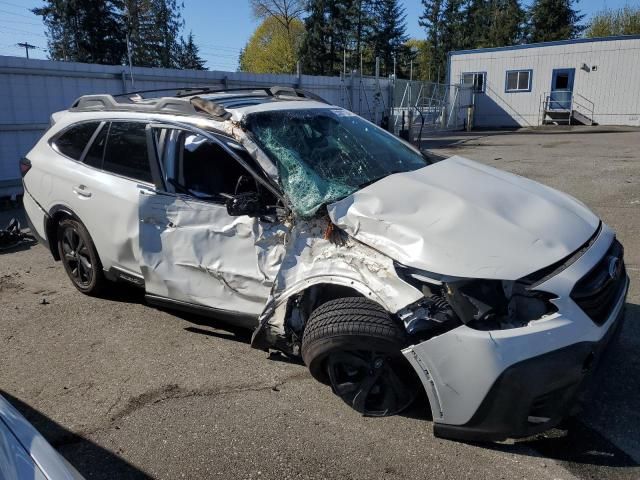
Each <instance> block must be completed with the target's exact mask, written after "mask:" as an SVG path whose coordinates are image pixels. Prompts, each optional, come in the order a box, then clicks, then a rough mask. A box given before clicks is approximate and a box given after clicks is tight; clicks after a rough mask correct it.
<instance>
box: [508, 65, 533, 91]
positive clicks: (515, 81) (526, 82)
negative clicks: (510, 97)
mask: <svg viewBox="0 0 640 480" xmlns="http://www.w3.org/2000/svg"><path fill="white" fill-rule="evenodd" d="M504 91H505V92H530V91H531V70H509V71H507V77H506V80H505V89H504Z"/></svg>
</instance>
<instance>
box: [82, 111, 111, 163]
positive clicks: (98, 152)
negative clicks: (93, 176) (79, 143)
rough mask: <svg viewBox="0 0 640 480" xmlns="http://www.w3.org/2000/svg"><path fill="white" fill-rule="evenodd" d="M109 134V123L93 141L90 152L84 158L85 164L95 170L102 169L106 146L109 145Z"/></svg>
mask: <svg viewBox="0 0 640 480" xmlns="http://www.w3.org/2000/svg"><path fill="white" fill-rule="evenodd" d="M108 133H109V123H108V122H107V123H105V124H104V125H103V126H102V128H101V129H100V132H99V133H98V135H97V136H96V138H95V139H94V140H93V143H92V144H91V146H90V147H89V151H88V152H87V154H86V155H85V156H84V160H83V161H84V163H85V164H87V165H90V166H92V167H95V168H100V169H102V159H103V158H104V146H105V145H106V144H107V134H108Z"/></svg>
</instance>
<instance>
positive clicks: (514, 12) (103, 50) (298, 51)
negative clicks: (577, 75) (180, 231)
mask: <svg viewBox="0 0 640 480" xmlns="http://www.w3.org/2000/svg"><path fill="white" fill-rule="evenodd" d="M247 1H249V3H250V5H251V7H252V10H253V14H254V16H255V18H257V19H258V20H259V21H260V24H259V26H258V28H257V29H256V30H255V32H254V33H253V35H252V36H251V38H250V39H249V41H248V42H247V44H246V46H245V48H244V49H242V52H241V54H240V58H239V69H240V70H243V71H250V72H255V73H294V72H295V71H296V69H297V68H298V66H300V68H301V69H302V72H303V73H306V74H316V75H339V74H341V72H343V71H346V72H350V71H353V70H362V72H363V73H365V74H367V75H373V74H374V73H375V71H376V66H377V67H378V73H379V74H380V75H381V76H387V75H391V74H394V73H395V74H396V75H397V76H398V77H405V78H406V77H409V76H410V75H412V76H413V78H416V79H422V80H434V81H444V80H445V77H446V61H447V54H448V52H450V51H453V50H464V49H474V48H484V47H501V46H506V45H517V44H524V43H535V42H545V41H552V40H564V39H570V38H575V37H577V36H580V35H585V36H587V37H601V36H607V35H628V34H639V33H640V7H631V6H626V7H623V8H621V9H618V10H604V11H602V12H600V13H597V14H596V15H595V16H594V17H593V18H592V19H591V22H590V23H589V24H585V23H584V22H583V21H584V15H582V14H581V13H580V12H579V11H578V10H577V9H576V8H575V1H577V0H533V1H532V3H531V5H530V6H529V7H527V8H525V7H524V6H523V4H522V3H521V2H522V1H523V0H421V5H422V14H421V15H420V17H419V19H418V22H419V24H420V26H422V28H424V32H425V36H424V38H422V39H415V38H414V39H410V38H409V37H408V35H407V31H406V30H407V15H406V12H405V10H404V8H403V6H402V4H401V3H400V0H247ZM42 2H43V5H42V6H41V7H38V8H34V9H33V10H32V11H33V13H35V14H36V15H38V16H41V17H42V19H43V22H44V24H45V26H46V27H47V38H48V46H49V56H50V58H51V59H53V60H66V61H76V62H86V63H102V64H112V65H113V64H120V65H123V64H127V63H129V60H130V61H131V63H132V64H133V65H135V66H145V67H164V68H180V69H204V68H205V62H204V60H203V59H202V58H201V57H200V56H199V50H198V46H197V45H196V43H195V40H194V37H193V35H192V33H189V34H187V35H186V36H185V35H184V31H185V22H184V19H183V15H182V11H183V8H184V4H183V3H180V0H42ZM376 60H377V63H376Z"/></svg>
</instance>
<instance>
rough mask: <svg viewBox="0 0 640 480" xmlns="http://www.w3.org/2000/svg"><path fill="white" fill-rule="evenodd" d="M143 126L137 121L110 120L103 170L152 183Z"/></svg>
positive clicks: (144, 125)
mask: <svg viewBox="0 0 640 480" xmlns="http://www.w3.org/2000/svg"><path fill="white" fill-rule="evenodd" d="M145 127H146V124H144V123H139V122H111V127H110V128H109V135H108V137H107V145H106V148H105V151H104V160H103V162H102V168H103V170H105V171H107V172H111V173H115V174H117V175H122V176H123V177H127V178H131V179H133V180H140V181H142V182H149V183H152V177H151V167H150V165H149V155H148V152H147V134H146V131H145Z"/></svg>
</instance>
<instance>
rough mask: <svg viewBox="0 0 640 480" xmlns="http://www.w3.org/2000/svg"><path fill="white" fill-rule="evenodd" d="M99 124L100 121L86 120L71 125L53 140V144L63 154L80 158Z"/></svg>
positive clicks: (75, 158) (76, 158)
mask: <svg viewBox="0 0 640 480" xmlns="http://www.w3.org/2000/svg"><path fill="white" fill-rule="evenodd" d="M99 124H100V122H88V123H82V124H80V125H76V126H74V127H71V128H70V129H69V130H67V131H66V132H64V133H63V134H62V135H60V136H59V137H58V138H57V139H56V140H54V142H53V145H54V147H55V148H56V150H58V152H60V153H62V154H63V155H66V156H67V157H70V158H73V159H74V160H80V157H81V156H82V152H84V148H85V147H86V146H87V143H89V140H91V136H92V135H93V132H95V131H96V128H98V125H99Z"/></svg>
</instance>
